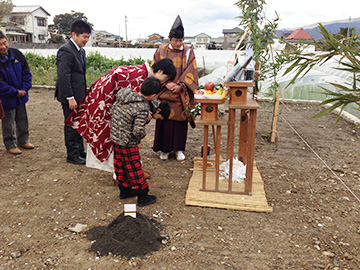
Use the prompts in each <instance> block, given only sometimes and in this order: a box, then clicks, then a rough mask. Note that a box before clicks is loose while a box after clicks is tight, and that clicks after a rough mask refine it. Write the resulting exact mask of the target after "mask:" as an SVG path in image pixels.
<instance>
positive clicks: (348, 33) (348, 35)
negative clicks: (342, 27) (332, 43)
mask: <svg viewBox="0 0 360 270" xmlns="http://www.w3.org/2000/svg"><path fill="white" fill-rule="evenodd" d="M350 21H351V16H350V17H349V26H348V30H347V36H346V37H347V38H349V37H350Z"/></svg>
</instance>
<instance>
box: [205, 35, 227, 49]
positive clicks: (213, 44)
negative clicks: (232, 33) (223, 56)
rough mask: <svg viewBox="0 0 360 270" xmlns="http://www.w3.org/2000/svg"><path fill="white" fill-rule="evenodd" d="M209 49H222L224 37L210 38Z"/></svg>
mask: <svg viewBox="0 0 360 270" xmlns="http://www.w3.org/2000/svg"><path fill="white" fill-rule="evenodd" d="M208 49H209V50H223V49H224V37H218V38H211V39H210V45H209V47H208Z"/></svg>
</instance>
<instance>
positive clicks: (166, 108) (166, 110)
mask: <svg viewBox="0 0 360 270" xmlns="http://www.w3.org/2000/svg"><path fill="white" fill-rule="evenodd" d="M159 109H161V111H160V114H161V115H162V117H164V119H168V118H169V116H170V112H171V107H170V105H169V103H168V102H167V101H165V102H161V103H160V106H159Z"/></svg>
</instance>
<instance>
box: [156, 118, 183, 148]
mask: <svg viewBox="0 0 360 270" xmlns="http://www.w3.org/2000/svg"><path fill="white" fill-rule="evenodd" d="M187 132H188V121H174V120H156V126H155V137H154V146H153V150H154V151H155V152H157V151H162V152H165V153H169V152H176V151H185V146H186V138H187Z"/></svg>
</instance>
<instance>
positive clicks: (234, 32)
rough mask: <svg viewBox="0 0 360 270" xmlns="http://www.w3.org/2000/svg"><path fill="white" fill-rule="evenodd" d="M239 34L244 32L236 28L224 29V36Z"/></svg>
mask: <svg viewBox="0 0 360 270" xmlns="http://www.w3.org/2000/svg"><path fill="white" fill-rule="evenodd" d="M239 32H243V31H242V30H241V29H240V28H239V27H235V28H233V29H223V34H236V33H239Z"/></svg>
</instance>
